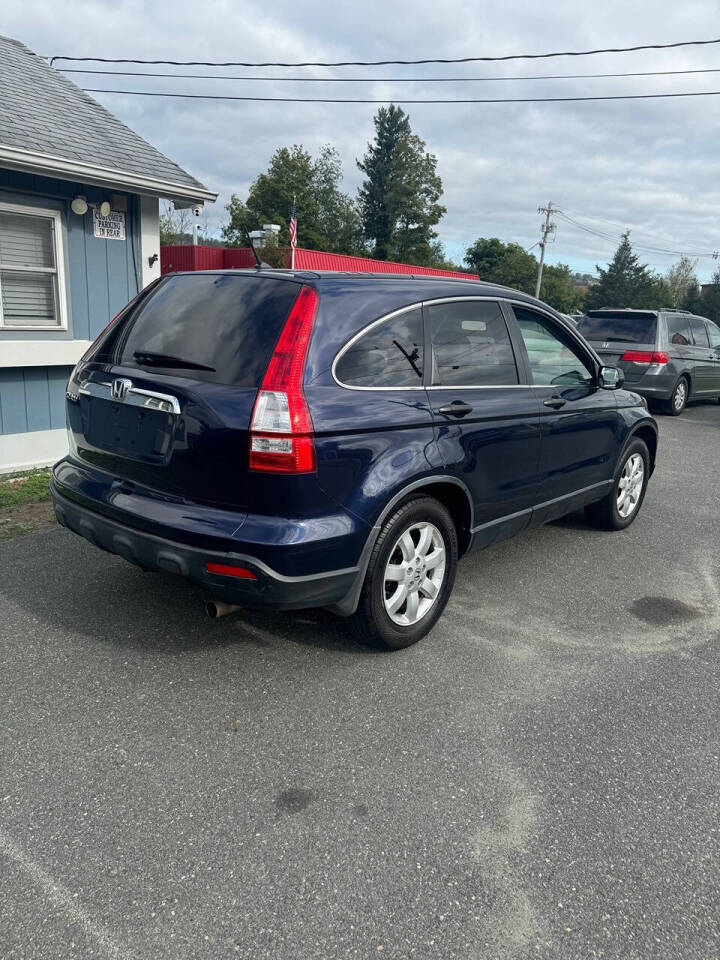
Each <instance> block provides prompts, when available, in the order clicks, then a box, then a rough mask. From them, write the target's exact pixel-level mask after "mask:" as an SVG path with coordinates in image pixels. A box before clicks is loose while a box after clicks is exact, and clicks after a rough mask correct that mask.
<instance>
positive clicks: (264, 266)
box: [243, 227, 272, 270]
mask: <svg viewBox="0 0 720 960" xmlns="http://www.w3.org/2000/svg"><path fill="white" fill-rule="evenodd" d="M243 233H244V234H245V239H246V240H247V242H248V245H249V246H250V249H251V250H252V253H253V256H254V257H255V263H256V265H257V269H258V270H272V267H271V266H270V264H269V263H265V261H264V260H261V259H260V257H259V256H258V252H257V250H256V249H255V244H254V243H253V242H252V240H251V239H250V234H249V233H248V228H247V227H243Z"/></svg>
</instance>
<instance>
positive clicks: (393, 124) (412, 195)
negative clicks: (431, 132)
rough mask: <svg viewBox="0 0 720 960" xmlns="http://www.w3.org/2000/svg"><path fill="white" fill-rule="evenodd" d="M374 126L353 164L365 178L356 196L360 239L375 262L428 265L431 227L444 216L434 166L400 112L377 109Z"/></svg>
mask: <svg viewBox="0 0 720 960" xmlns="http://www.w3.org/2000/svg"><path fill="white" fill-rule="evenodd" d="M374 123H375V140H374V141H373V142H372V143H370V144H368V149H367V153H366V154H365V157H364V158H363V160H361V161H360V160H359V161H358V162H357V164H358V167H359V168H360V170H362V172H363V173H364V174H365V177H366V179H365V181H364V182H363V184H362V186H361V188H360V190H359V193H358V201H359V207H360V213H361V217H362V223H363V229H364V234H365V237H366V239H367V240H369V241H370V242H371V243H372V244H373V255H374V256H375V257H377V258H379V259H380V260H401V261H406V262H410V263H417V264H420V265H425V264H429V263H432V262H433V260H436V259H437V256H438V251H437V248H436V247H435V248H434V247H433V243H434V241H436V239H437V233H436V232H435V231H434V230H433V227H434V226H435V225H436V224H437V223H438V222H439V221H440V219H441V217H442V215H443V214H444V213H445V207H443V206H441V204H440V203H438V201H439V199H440V197H441V196H442V181H441V180H440V177H439V176H438V175H437V172H436V167H437V160H436V158H435V157H434V156H432V154H430V153H427V152H426V149H425V142H424V141H423V140H421V139H420V137H418V136H417V135H416V134H414V133H413V132H412V130H411V128H410V119H409V117H408V116H407V114H406V113H405V112H404V111H403V110H401V109H400V107H396V106H394V105H391V106H389V107H381V108H380V109H379V110H378V112H377V115H376V116H375V120H374Z"/></svg>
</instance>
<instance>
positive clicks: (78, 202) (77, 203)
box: [70, 193, 88, 217]
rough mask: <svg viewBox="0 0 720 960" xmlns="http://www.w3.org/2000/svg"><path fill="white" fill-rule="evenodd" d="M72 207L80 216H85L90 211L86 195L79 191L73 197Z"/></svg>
mask: <svg viewBox="0 0 720 960" xmlns="http://www.w3.org/2000/svg"><path fill="white" fill-rule="evenodd" d="M70 209H71V210H72V212H73V213H76V214H77V215H78V216H79V217H84V216H85V214H86V213H87V212H88V202H87V200H86V199H85V197H83V196H82V195H81V194H79V193H78V195H77V196H75V197H73V199H72V203H71V204H70Z"/></svg>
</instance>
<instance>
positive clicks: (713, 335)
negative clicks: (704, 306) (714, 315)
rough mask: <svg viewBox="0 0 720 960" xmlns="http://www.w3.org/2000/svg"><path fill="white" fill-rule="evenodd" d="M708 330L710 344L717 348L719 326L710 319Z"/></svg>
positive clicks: (719, 336) (719, 342)
mask: <svg viewBox="0 0 720 960" xmlns="http://www.w3.org/2000/svg"><path fill="white" fill-rule="evenodd" d="M708 331H709V333H710V344H711V346H713V347H714V348H715V349H716V350H717V349H718V348H719V347H720V327H718V326H716V325H715V324H714V323H713V322H712V320H708Z"/></svg>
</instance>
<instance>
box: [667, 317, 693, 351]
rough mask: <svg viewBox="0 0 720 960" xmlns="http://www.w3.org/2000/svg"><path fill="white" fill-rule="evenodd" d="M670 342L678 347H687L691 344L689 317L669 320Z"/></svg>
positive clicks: (669, 318)
mask: <svg viewBox="0 0 720 960" xmlns="http://www.w3.org/2000/svg"><path fill="white" fill-rule="evenodd" d="M667 330H668V340H669V341H670V343H673V344H675V346H676V347H687V345H688V344H689V343H690V325H689V324H688V318H687V317H668V318H667Z"/></svg>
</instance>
